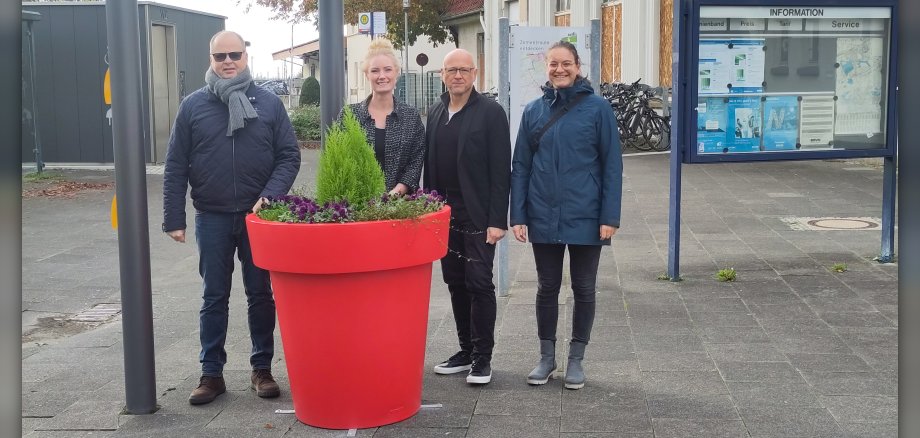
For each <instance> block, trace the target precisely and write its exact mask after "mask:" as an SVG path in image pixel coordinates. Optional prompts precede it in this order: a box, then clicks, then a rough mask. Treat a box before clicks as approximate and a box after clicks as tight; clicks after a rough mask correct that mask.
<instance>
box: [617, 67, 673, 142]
mask: <svg viewBox="0 0 920 438" xmlns="http://www.w3.org/2000/svg"><path fill="white" fill-rule="evenodd" d="M640 82H641V79H639V80H637V81H635V82H633V83H632V84H626V83H618V82H615V83H603V84H601V87H600V88H601V95H602V96H603V97H604V98H605V99H607V101H608V102H610V105H611V107H613V109H614V112H615V113H616V118H617V130H618V131H619V133H620V142H621V143H622V146H623V149H624V150H625V149H627V148H633V149H636V150H639V151H666V150H668V149H670V148H671V144H670V143H671V142H670V130H671V121H670V117H667V116H662V115H661V114H659V113H658V111H656V110H655V107H664V104H665V102H664V99H663V98H662V95H663V91H664V90H663V89H662V88H661V87H655V88H652V87H650V86H648V85H646V84H642V83H640Z"/></svg>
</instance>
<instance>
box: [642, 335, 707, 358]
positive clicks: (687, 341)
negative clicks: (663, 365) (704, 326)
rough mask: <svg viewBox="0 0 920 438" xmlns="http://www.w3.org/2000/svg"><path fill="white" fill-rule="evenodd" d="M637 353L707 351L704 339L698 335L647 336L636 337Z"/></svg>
mask: <svg viewBox="0 0 920 438" xmlns="http://www.w3.org/2000/svg"><path fill="white" fill-rule="evenodd" d="M634 339H635V342H636V351H658V352H674V353H685V352H690V351H706V348H705V347H703V341H702V339H701V338H700V337H699V336H697V335H696V334H692V333H690V334H676V335H657V334H656V335H646V334H638V335H635V336H634Z"/></svg>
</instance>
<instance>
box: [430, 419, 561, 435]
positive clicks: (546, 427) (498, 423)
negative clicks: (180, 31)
mask: <svg viewBox="0 0 920 438" xmlns="http://www.w3.org/2000/svg"><path fill="white" fill-rule="evenodd" d="M448 436H450V435H448ZM466 436H467V437H468V438H473V437H481V438H492V437H497V436H501V437H509V438H531V437H534V438H539V437H547V438H548V437H558V436H559V418H558V417H530V418H527V419H526V420H524V421H522V420H521V418H518V417H514V416H510V417H509V416H495V415H475V416H473V420H472V421H471V422H470V429H469V431H468V432H467V434H466Z"/></svg>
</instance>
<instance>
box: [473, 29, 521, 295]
mask: <svg viewBox="0 0 920 438" xmlns="http://www.w3.org/2000/svg"><path fill="white" fill-rule="evenodd" d="M510 45H511V22H510V21H509V20H508V17H501V18H499V19H498V103H500V104H501V105H502V108H504V109H505V116H507V117H508V122H509V123H510V122H511V118H510V115H511V95H510V94H509V93H510V91H511V74H510V73H509V72H508V70H509V69H510V66H511V63H510V62H509V60H508V48H509V47H510ZM479 68H483V66H481V65H480V66H479ZM516 136H517V133H516V132H512V133H511V147H512V148H513V147H514V138H515V137H516ZM512 238H513V236H512V235H511V233H508V234H507V235H505V238H504V239H502V240H499V241H498V248H496V251H498V296H500V297H506V296H508V294H509V293H510V291H511V278H509V276H508V240H509V239H512Z"/></svg>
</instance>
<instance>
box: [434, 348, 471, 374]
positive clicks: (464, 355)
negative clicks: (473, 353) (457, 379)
mask: <svg viewBox="0 0 920 438" xmlns="http://www.w3.org/2000/svg"><path fill="white" fill-rule="evenodd" d="M472 365H473V360H472V359H470V353H469V352H466V351H459V352H457V354H455V355H453V356H451V357H450V359H447V360H445V361H444V362H441V363H439V364H437V365H435V366H434V372H435V373H437V374H456V373H461V372H463V371H466V370H468V369H470V368H471V367H472Z"/></svg>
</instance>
